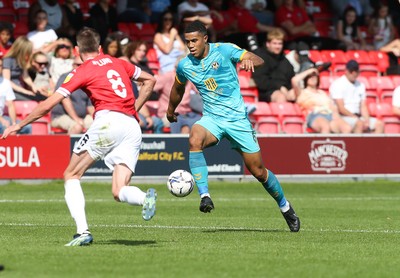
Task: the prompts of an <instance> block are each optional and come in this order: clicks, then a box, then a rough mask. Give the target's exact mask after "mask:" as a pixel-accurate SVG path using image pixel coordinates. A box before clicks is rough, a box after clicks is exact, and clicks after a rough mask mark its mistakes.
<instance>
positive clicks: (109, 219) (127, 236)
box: [0, 180, 400, 278]
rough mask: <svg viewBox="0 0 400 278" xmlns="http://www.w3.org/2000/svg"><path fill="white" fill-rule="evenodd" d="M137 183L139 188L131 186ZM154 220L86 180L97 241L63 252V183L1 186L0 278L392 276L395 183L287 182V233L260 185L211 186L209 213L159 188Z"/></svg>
mask: <svg viewBox="0 0 400 278" xmlns="http://www.w3.org/2000/svg"><path fill="white" fill-rule="evenodd" d="M133 183H135V182H133ZM139 186H140V188H142V189H144V190H145V189H147V188H149V187H151V186H154V187H155V188H156V189H157V191H158V203H157V213H156V216H155V217H154V218H153V220H151V221H148V222H146V221H143V220H142V218H141V208H140V207H132V206H129V205H127V204H120V203H117V202H115V201H114V200H113V198H112V196H111V186H110V184H107V183H88V182H83V190H84V193H85V196H86V211H87V218H88V222H89V225H90V229H91V232H92V234H93V236H94V243H93V244H92V245H91V246H87V247H65V246H64V244H65V243H67V242H68V241H69V240H70V239H71V237H72V235H73V234H74V233H75V224H74V222H73V220H72V218H71V217H70V215H69V212H68V209H67V206H66V204H65V202H64V189H63V183H62V182H60V181H54V182H48V183H44V184H41V185H37V184H36V185H26V184H18V183H10V184H6V185H2V186H0V264H3V265H4V267H5V270H4V271H1V272H0V277H1V278H3V277H163V278H164V277H363V278H364V277H398V276H399V275H400V264H399V258H400V255H399V252H400V249H399V246H400V225H399V224H400V213H399V211H400V185H399V184H398V183H396V182H394V181H384V180H382V181H374V182H348V183H345V182H343V183H326V184H323V183H310V184H303V183H283V188H284V192H285V194H286V197H287V198H288V200H289V201H291V203H292V204H293V207H294V208H295V210H296V212H297V214H298V215H299V217H300V219H301V223H302V227H301V231H300V232H299V233H290V232H289V229H288V227H287V225H286V223H285V221H284V219H283V217H282V215H281V214H280V212H279V210H278V208H277V205H276V204H275V202H274V201H273V199H272V198H271V197H270V196H269V195H267V194H266V192H265V191H264V189H263V188H262V186H261V185H260V184H259V183H257V182H246V183H236V182H234V183H229V182H212V183H211V184H210V191H211V194H212V197H213V201H214V204H215V211H214V212H213V213H210V214H203V213H201V212H200V211H199V209H198V205H199V199H198V195H197V192H193V193H192V194H191V195H189V196H188V197H185V198H176V197H173V196H172V195H171V194H170V193H169V192H168V191H167V189H166V185H165V184H164V183H160V184H156V185H149V184H144V185H139Z"/></svg>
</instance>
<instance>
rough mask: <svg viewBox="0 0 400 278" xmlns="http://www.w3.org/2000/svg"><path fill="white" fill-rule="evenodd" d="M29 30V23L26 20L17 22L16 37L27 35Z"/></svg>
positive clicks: (15, 27)
mask: <svg viewBox="0 0 400 278" xmlns="http://www.w3.org/2000/svg"><path fill="white" fill-rule="evenodd" d="M28 32H29V29H28V25H27V24H26V23H25V22H15V26H14V37H15V38H18V37H19V36H26V34H28Z"/></svg>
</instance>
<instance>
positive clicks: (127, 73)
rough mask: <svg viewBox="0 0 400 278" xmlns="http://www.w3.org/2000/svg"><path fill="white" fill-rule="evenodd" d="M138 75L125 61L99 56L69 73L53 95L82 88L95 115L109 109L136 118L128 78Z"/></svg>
mask: <svg viewBox="0 0 400 278" xmlns="http://www.w3.org/2000/svg"><path fill="white" fill-rule="evenodd" d="M140 73H141V69H140V68H139V67H136V66H134V65H132V64H131V63H129V62H127V61H124V60H121V59H118V58H114V57H111V56H109V55H105V54H100V55H98V56H97V57H95V58H93V59H89V60H87V61H85V62H84V63H83V64H82V65H81V66H79V67H78V68H76V69H75V70H73V71H72V72H71V73H70V74H69V75H68V76H67V77H66V78H65V81H64V83H63V84H62V85H61V87H60V88H58V89H57V91H56V92H58V93H60V94H62V95H64V96H65V97H68V96H69V95H71V93H72V92H74V91H75V90H77V89H82V90H83V91H84V92H85V93H86V94H87V95H88V97H89V98H90V100H91V101H92V104H93V106H94V108H95V111H96V112H97V111H100V110H112V111H117V112H121V113H124V114H127V115H132V116H134V117H136V119H138V115H137V112H136V110H135V96H134V94H133V89H132V81H131V79H137V78H138V77H139V75H140Z"/></svg>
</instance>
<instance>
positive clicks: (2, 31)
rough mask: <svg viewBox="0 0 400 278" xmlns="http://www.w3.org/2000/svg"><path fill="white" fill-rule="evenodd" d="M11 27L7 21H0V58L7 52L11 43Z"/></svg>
mask: <svg viewBox="0 0 400 278" xmlns="http://www.w3.org/2000/svg"><path fill="white" fill-rule="evenodd" d="M12 34H13V27H12V25H11V24H9V23H7V22H1V23H0V59H2V58H3V57H4V55H6V54H7V52H8V50H9V49H10V47H11V45H12V41H11V38H12Z"/></svg>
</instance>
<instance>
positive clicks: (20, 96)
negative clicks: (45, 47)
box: [2, 36, 41, 100]
mask: <svg viewBox="0 0 400 278" xmlns="http://www.w3.org/2000/svg"><path fill="white" fill-rule="evenodd" d="M32 49H33V44H32V42H31V41H30V40H28V38H27V37H25V36H19V37H18V38H17V39H16V40H15V42H14V43H13V45H12V46H11V48H10V49H9V51H8V52H7V54H6V56H4V58H3V70H2V75H3V77H4V78H5V79H7V80H10V82H11V86H12V89H13V91H14V94H15V97H16V100H38V99H41V95H40V93H39V91H38V90H37V88H36V86H35V85H34V84H33V81H32V79H31V78H30V77H29V74H28V67H29V59H30V57H31V55H32Z"/></svg>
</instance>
